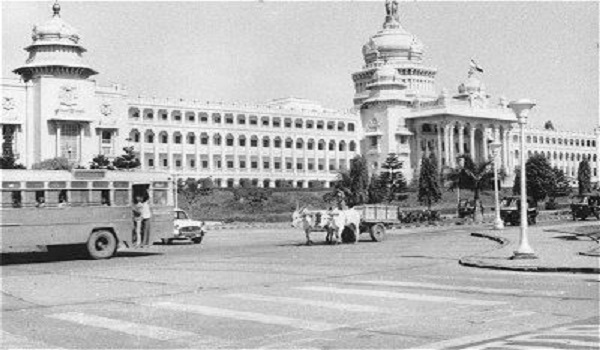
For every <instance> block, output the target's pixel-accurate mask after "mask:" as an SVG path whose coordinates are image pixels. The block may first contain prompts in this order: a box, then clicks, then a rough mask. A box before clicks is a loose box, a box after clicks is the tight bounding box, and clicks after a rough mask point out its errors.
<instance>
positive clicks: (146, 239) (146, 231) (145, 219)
mask: <svg viewBox="0 0 600 350" xmlns="http://www.w3.org/2000/svg"><path fill="white" fill-rule="evenodd" d="M140 208H141V211H140V212H141V217H142V224H141V226H142V227H141V231H142V247H148V246H150V244H151V242H152V241H151V240H150V219H151V218H152V211H151V210H150V198H149V197H148V195H146V196H145V197H144V200H143V201H142V202H141V207H140Z"/></svg>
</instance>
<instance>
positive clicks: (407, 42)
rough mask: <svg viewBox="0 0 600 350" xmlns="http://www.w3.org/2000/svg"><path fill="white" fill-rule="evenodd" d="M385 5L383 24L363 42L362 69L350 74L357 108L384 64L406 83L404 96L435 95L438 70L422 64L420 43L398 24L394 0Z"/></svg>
mask: <svg viewBox="0 0 600 350" xmlns="http://www.w3.org/2000/svg"><path fill="white" fill-rule="evenodd" d="M385 7H386V17H385V21H384V23H383V28H382V29H381V30H380V31H379V32H377V33H376V34H375V35H373V36H372V37H371V38H369V40H368V41H367V43H366V44H365V45H364V46H363V48H362V54H363V58H364V61H365V65H364V66H363V68H362V70H360V71H359V72H356V73H354V74H353V75H352V80H353V81H354V86H355V95H354V106H355V107H356V108H360V105H361V104H362V103H363V102H364V101H365V99H366V98H368V95H369V92H368V91H367V85H368V84H369V83H370V82H371V80H372V79H373V74H374V72H375V70H376V69H377V67H380V66H383V65H388V66H390V67H392V68H394V69H395V70H397V72H398V74H399V75H400V79H401V81H402V82H403V83H405V84H406V92H405V93H406V95H407V96H409V97H411V98H413V99H414V98H415V97H418V98H419V99H420V100H425V101H427V100H433V99H435V98H436V91H435V75H436V73H437V70H436V69H435V68H430V67H425V66H424V65H423V52H424V47H423V44H422V43H421V41H420V40H419V39H418V38H417V37H416V36H414V35H412V34H411V33H409V32H407V31H406V30H405V29H404V28H403V27H402V25H401V24H400V19H399V13H398V3H397V0H391V1H390V0H387V2H386V6H385Z"/></svg>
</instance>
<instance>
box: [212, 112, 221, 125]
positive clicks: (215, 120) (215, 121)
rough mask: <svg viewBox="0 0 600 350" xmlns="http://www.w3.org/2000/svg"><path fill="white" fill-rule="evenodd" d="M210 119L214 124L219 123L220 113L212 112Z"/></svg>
mask: <svg viewBox="0 0 600 350" xmlns="http://www.w3.org/2000/svg"><path fill="white" fill-rule="evenodd" d="M212 119H213V123H214V124H221V115H220V114H219V113H213V114H212Z"/></svg>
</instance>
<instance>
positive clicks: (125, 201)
mask: <svg viewBox="0 0 600 350" xmlns="http://www.w3.org/2000/svg"><path fill="white" fill-rule="evenodd" d="M114 205H116V206H128V205H129V190H115V203H114Z"/></svg>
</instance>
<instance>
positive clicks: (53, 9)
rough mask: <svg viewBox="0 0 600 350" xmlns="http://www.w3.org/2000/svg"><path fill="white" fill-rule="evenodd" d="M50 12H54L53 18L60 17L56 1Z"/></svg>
mask: <svg viewBox="0 0 600 350" xmlns="http://www.w3.org/2000/svg"><path fill="white" fill-rule="evenodd" d="M52 12H54V17H60V5H59V4H58V0H56V1H55V2H54V5H52Z"/></svg>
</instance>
